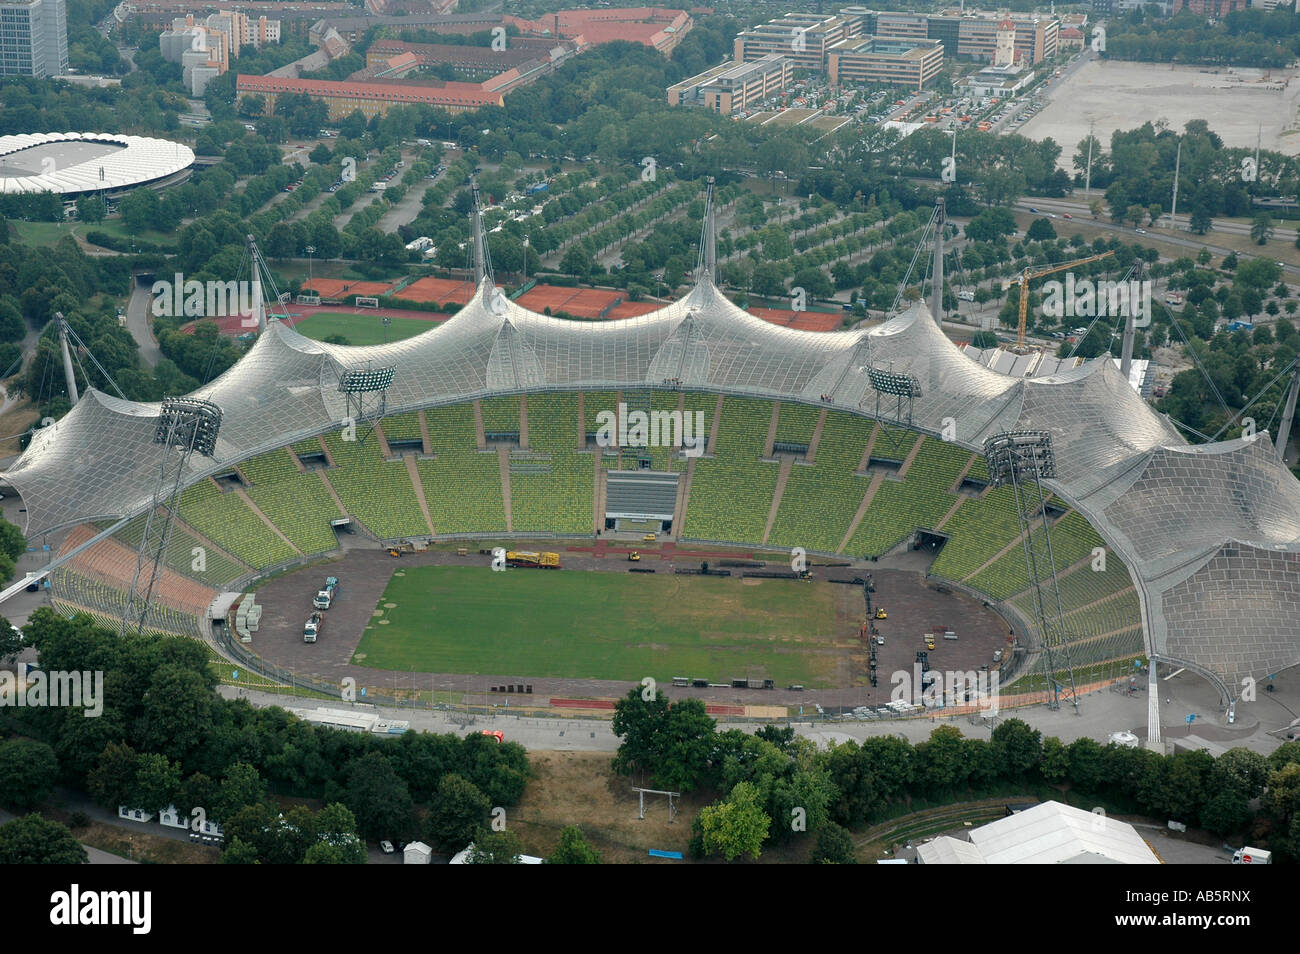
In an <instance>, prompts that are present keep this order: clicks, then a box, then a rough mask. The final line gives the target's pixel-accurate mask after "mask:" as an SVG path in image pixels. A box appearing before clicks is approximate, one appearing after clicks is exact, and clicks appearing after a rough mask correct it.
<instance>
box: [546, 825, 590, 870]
mask: <svg viewBox="0 0 1300 954" xmlns="http://www.w3.org/2000/svg"><path fill="white" fill-rule="evenodd" d="M546 862H547V864H552V865H598V864H600V852H599V851H597V850H596V849H595V848H592V847H591V846H590V845H589V844H587V839H586V837H585V836H584V835H583V834H582V829H581V828H579V827H578V826H577V825H566V826H565V828H564V830H563V831H562V832H560V843H559V844H558V845H556V846H555V850H554V851H553V852H551V855H550V857H549V858H547V859H546Z"/></svg>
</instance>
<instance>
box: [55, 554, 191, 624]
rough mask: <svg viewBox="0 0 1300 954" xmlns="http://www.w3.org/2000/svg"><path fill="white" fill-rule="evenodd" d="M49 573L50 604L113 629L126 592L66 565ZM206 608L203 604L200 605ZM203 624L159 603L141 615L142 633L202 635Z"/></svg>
mask: <svg viewBox="0 0 1300 954" xmlns="http://www.w3.org/2000/svg"><path fill="white" fill-rule="evenodd" d="M50 576H51V581H50V582H51V588H52V590H53V593H54V594H55V595H54V604H55V607H56V608H58V609H59V610H60V611H61V612H63V613H64V614H65V615H67V616H73V615H75V614H77V613H85V614H86V615H88V616H90V617H91V618H92V619H94V620H95V622H96V623H98V624H99V625H100V626H103V627H105V628H106V629H111V630H117V628H118V627H119V626H120V625H121V621H122V613H123V612H124V611H125V609H126V599H127V592H126V590H124V589H121V588H119V587H116V586H111V585H109V584H108V583H105V582H103V581H102V580H96V579H93V578H91V577H88V576H82V575H81V574H80V573H75V572H73V571H72V570H69V569H68V568H67V567H66V566H61V567H59V568H58V569H56V570H55V571H54V572H53V573H52V574H50ZM204 609H205V610H206V607H205V608H204ZM203 628H204V624H203V623H201V622H200V620H199V619H198V618H197V617H195V616H191V615H189V614H187V613H183V612H180V611H179V610H176V609H173V608H172V607H170V606H167V605H166V604H164V603H162V602H155V603H154V604H153V605H152V606H151V607H150V608H149V613H148V615H147V616H146V617H145V632H152V633H163V634H166V635H176V636H193V637H196V638H199V639H202V638H204V637H205V634H204V632H203Z"/></svg>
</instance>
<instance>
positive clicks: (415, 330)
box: [293, 311, 435, 345]
mask: <svg viewBox="0 0 1300 954" xmlns="http://www.w3.org/2000/svg"><path fill="white" fill-rule="evenodd" d="M381 314H382V311H380V312H376V313H375V314H373V315H350V314H344V313H342V312H333V311H319V312H317V313H316V314H314V315H309V316H308V317H306V318H304V319H303V320H302V321H300V322H298V323H297V324H295V325H294V326H293V328H294V330H295V331H297V332H299V333H300V334H304V335H306V336H307V337H308V338H315V339H316V340H317V341H324V340H325V339H326V338H328V337H329V336H330V335H342V336H343V337H345V338H347V339H348V344H354V345H374V344H383V343H384V340H385V339H384V325H383V322H381V321H380V320H379V319H380V315H381ZM434 325H435V322H432V321H421V320H420V319H419V318H394V319H393V323H392V324H391V325H389V326H388V338H387V340H388V341H401V340H402V339H403V338H410V337H412V336H414V335H418V334H421V333H422V332H425V331H428V330H429V329H430V328H433V327H434Z"/></svg>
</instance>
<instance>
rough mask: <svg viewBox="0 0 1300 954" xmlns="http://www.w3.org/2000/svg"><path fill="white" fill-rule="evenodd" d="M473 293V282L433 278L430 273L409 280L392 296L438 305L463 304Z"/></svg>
mask: <svg viewBox="0 0 1300 954" xmlns="http://www.w3.org/2000/svg"><path fill="white" fill-rule="evenodd" d="M473 294H474V284H473V282H470V281H466V280H465V279H453V278H434V277H433V276H432V275H430V276H427V277H425V278H421V279H418V280H416V281H413V282H411V284H409V285H407V286H406V287H405V288H403V289H402V290H401V291H399V292H397V294H396V295H394V296H393V297H394V298H402V299H405V300H406V301H418V302H421V303H425V302H435V303H437V304H439V305H445V304H447V303H449V302H454V303H455V304H457V305H463V304H465V303H466V302H468V301H469V300H470V297H471V296H472V295H473Z"/></svg>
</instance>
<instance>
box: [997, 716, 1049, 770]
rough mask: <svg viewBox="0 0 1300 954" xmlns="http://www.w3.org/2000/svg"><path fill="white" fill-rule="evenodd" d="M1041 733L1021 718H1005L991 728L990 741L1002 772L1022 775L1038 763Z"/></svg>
mask: <svg viewBox="0 0 1300 954" xmlns="http://www.w3.org/2000/svg"><path fill="white" fill-rule="evenodd" d="M1042 738H1043V735H1042V733H1041V732H1039V731H1038V730H1037V729H1034V728H1031V727H1030V726H1029V724H1028V723H1026V722H1025V721H1024V720H1022V719H1007V720H1006V721H1005V722H1003V723H1002V724H1001V725H999V726H998V727H997V728H996V729H994V730H993V734H992V736H991V739H990V741H992V743H993V752H994V754H995V755H996V756H997V759H998V765H999V766H1000V768H1001V770H1002V772H1003V774H1006V775H1012V776H1017V777H1018V776H1023V775H1024V774H1025V773H1026V772H1028V771H1029V770H1030V769H1031V768H1033V767H1034V766H1035V765H1037V764H1038V761H1039V758H1040V756H1041V753H1042Z"/></svg>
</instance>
